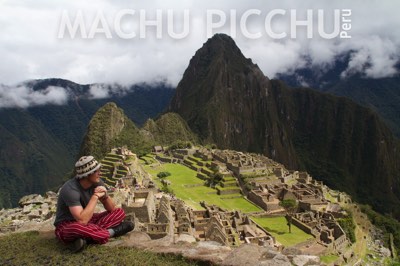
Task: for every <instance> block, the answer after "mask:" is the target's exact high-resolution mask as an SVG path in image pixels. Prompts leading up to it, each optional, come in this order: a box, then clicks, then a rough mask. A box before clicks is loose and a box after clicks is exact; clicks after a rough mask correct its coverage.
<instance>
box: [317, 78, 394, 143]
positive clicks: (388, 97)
mask: <svg viewBox="0 0 400 266" xmlns="http://www.w3.org/2000/svg"><path fill="white" fill-rule="evenodd" d="M324 91H326V92H329V93H332V94H335V95H339V96H345V97H348V98H351V99H352V100H354V101H355V102H357V103H359V104H362V105H364V106H367V107H369V108H371V109H373V110H375V111H376V112H377V113H379V114H380V115H381V116H382V117H383V118H384V120H385V122H386V123H387V125H388V126H389V127H390V128H391V129H392V131H393V133H395V134H396V136H397V137H400V115H399V114H400V77H393V78H380V79H367V78H361V77H351V78H348V79H345V80H341V81H339V82H338V83H336V84H334V85H333V86H331V87H329V88H327V89H325V90H324Z"/></svg>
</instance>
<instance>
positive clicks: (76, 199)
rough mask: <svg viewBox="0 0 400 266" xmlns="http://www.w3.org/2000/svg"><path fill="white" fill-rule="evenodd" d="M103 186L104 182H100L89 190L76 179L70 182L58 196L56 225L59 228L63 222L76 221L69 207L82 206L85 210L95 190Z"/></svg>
mask: <svg viewBox="0 0 400 266" xmlns="http://www.w3.org/2000/svg"><path fill="white" fill-rule="evenodd" d="M103 185H104V183H103V181H100V182H99V183H98V184H95V185H93V186H91V187H90V188H88V189H83V187H82V186H81V184H80V183H79V181H78V180H77V179H76V178H72V179H70V180H68V181H67V182H66V183H65V184H64V185H63V186H62V188H61V190H60V194H59V195H58V200H57V212H56V220H55V221H54V225H55V226H57V225H58V224H59V223H60V222H63V221H75V218H74V216H73V215H72V214H71V212H70V211H69V207H73V206H82V207H83V208H85V207H86V206H87V205H88V203H89V201H90V198H91V196H92V195H93V193H94V189H95V188H96V187H97V186H103Z"/></svg>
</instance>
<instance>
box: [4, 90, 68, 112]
mask: <svg viewBox="0 0 400 266" xmlns="http://www.w3.org/2000/svg"><path fill="white" fill-rule="evenodd" d="M68 99H69V96H68V92H67V91H66V90H65V89H64V88H61V87H55V86H49V87H47V88H46V89H44V90H37V91H34V90H33V89H32V88H29V87H26V86H16V87H11V86H5V85H0V108H10V107H20V108H27V107H32V106H37V105H45V104H55V105H62V104H65V103H66V102H67V101H68Z"/></svg>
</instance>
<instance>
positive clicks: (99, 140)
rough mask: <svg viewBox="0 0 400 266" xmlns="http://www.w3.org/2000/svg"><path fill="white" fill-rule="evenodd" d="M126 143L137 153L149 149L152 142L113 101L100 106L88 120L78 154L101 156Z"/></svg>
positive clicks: (143, 152)
mask: <svg viewBox="0 0 400 266" xmlns="http://www.w3.org/2000/svg"><path fill="white" fill-rule="evenodd" d="M121 145H126V146H127V147H128V149H130V150H132V151H134V152H135V153H137V154H145V153H148V152H150V151H151V147H152V145H153V143H152V142H151V140H150V139H149V138H147V137H146V136H145V134H144V133H143V132H141V131H140V130H139V129H138V128H137V127H136V126H135V124H134V123H133V122H132V121H131V120H130V119H129V118H128V117H127V116H126V115H125V114H124V111H123V110H122V109H120V108H118V107H117V105H116V104H115V103H107V104H106V105H104V106H103V107H101V108H100V109H99V110H98V111H97V112H96V113H95V114H94V116H93V118H92V119H91V120H90V123H89V126H88V130H87V132H86V135H85V137H84V139H83V142H82V145H81V149H80V155H89V154H90V155H93V156H94V157H96V158H99V159H100V158H103V157H104V156H105V154H107V153H108V152H110V150H111V149H112V148H114V147H116V146H121Z"/></svg>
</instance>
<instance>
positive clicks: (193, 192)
mask: <svg viewBox="0 0 400 266" xmlns="http://www.w3.org/2000/svg"><path fill="white" fill-rule="evenodd" d="M145 170H146V171H148V172H149V173H150V174H151V175H152V176H153V177H154V180H155V181H156V182H157V183H158V185H161V184H160V183H159V180H158V178H156V176H157V174H158V173H159V172H163V171H166V172H170V173H171V176H169V177H167V178H166V179H167V180H169V181H171V185H170V187H171V188H172V189H173V191H174V193H175V195H176V196H177V197H178V198H180V199H182V200H184V201H185V202H186V203H187V204H188V205H190V206H191V207H193V208H194V209H202V207H201V206H200V203H199V202H200V201H205V202H206V203H207V204H215V205H218V206H220V207H221V208H224V209H227V210H241V211H243V212H255V211H261V209H260V208H259V207H257V206H255V205H254V204H252V203H250V202H249V201H247V200H245V199H244V198H243V197H240V198H233V199H232V198H230V197H232V196H240V194H230V195H221V196H220V195H217V194H216V192H217V191H216V190H215V189H212V188H209V187H206V186H196V187H187V186H186V185H203V184H204V181H203V180H201V179H199V178H197V177H196V172H195V171H193V170H191V169H189V168H187V167H185V166H183V165H180V164H162V165H161V166H158V167H155V168H151V167H149V166H145Z"/></svg>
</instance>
